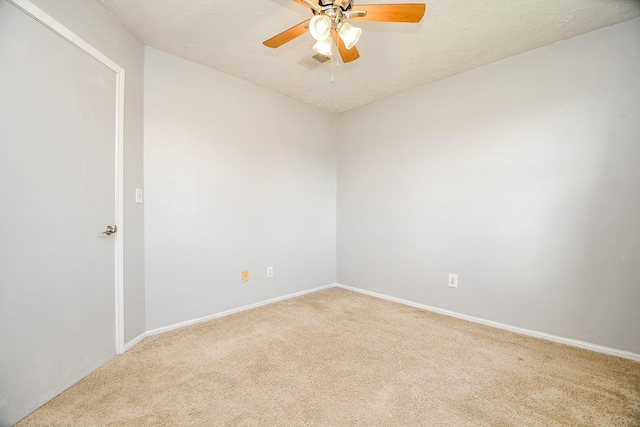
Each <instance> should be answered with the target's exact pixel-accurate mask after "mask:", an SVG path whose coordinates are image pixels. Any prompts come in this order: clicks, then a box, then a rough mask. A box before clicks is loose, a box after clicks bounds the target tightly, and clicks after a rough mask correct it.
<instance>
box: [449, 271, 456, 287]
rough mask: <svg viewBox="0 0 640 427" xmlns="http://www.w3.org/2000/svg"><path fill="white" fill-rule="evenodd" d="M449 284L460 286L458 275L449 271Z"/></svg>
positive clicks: (450, 285)
mask: <svg viewBox="0 0 640 427" xmlns="http://www.w3.org/2000/svg"><path fill="white" fill-rule="evenodd" d="M448 285H449V287H450V288H457V287H458V275H457V274H451V273H449V282H448Z"/></svg>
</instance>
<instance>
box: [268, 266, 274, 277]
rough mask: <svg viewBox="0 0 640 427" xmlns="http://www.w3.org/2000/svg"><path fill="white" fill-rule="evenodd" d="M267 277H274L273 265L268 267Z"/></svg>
mask: <svg viewBox="0 0 640 427" xmlns="http://www.w3.org/2000/svg"><path fill="white" fill-rule="evenodd" d="M267 277H273V267H267Z"/></svg>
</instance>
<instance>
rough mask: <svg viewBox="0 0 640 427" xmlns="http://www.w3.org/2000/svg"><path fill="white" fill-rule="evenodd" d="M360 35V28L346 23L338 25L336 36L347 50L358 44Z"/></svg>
mask: <svg viewBox="0 0 640 427" xmlns="http://www.w3.org/2000/svg"><path fill="white" fill-rule="evenodd" d="M361 34H362V30H361V29H360V28H358V27H354V26H353V25H351V24H349V23H348V22H341V23H340V25H338V35H339V36H340V38H341V39H342V41H343V42H344V46H345V47H346V48H347V49H351V48H352V47H354V46H355V45H356V43H358V40H360V35H361Z"/></svg>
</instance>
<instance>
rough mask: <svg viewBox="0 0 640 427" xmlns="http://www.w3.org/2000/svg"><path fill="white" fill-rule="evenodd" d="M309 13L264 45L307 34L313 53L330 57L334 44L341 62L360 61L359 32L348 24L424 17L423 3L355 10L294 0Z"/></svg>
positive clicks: (349, 5)
mask: <svg viewBox="0 0 640 427" xmlns="http://www.w3.org/2000/svg"><path fill="white" fill-rule="evenodd" d="M293 1H295V2H296V3H299V4H301V5H303V6H306V7H308V8H310V9H311V11H312V12H313V17H312V18H310V19H307V20H306V21H303V22H301V23H299V24H298V25H294V26H293V27H291V28H289V29H288V30H286V31H283V32H282V33H280V34H278V35H277V36H274V37H272V38H270V39H269V40H267V41H265V42H264V45H265V46H267V47H271V48H277V47H280V46H282V45H283V44H285V43H287V42H289V41H291V40H293V39H295V38H296V37H298V36H301V35H302V34H304V33H306V32H307V31H309V32H310V33H311V35H312V36H313V38H314V39H316V44H315V45H314V46H313V50H315V51H316V52H318V53H320V54H322V55H325V56H331V55H332V47H333V43H335V44H336V45H337V46H338V51H339V52H340V57H342V60H343V61H344V62H351V61H355V60H356V59H358V58H360V54H359V53H358V49H356V46H355V45H356V43H357V42H358V39H359V38H360V34H361V33H362V30H361V29H360V28H357V27H354V26H353V25H351V24H350V23H349V22H347V21H370V22H413V23H417V22H420V20H421V19H422V17H423V16H424V12H425V9H426V5H425V4H424V3H410V4H406V3H405V4H363V5H358V6H354V4H353V0H314V1H312V0H293Z"/></svg>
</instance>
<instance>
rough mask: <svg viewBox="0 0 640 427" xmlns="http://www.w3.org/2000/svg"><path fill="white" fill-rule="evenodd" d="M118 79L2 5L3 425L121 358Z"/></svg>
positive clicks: (0, 323)
mask: <svg viewBox="0 0 640 427" xmlns="http://www.w3.org/2000/svg"><path fill="white" fill-rule="evenodd" d="M115 105H116V73H115V72H114V71H112V70H111V69H109V68H107V67H106V66H105V65H104V64H102V63H100V62H98V61H97V60H96V59H94V58H92V57H91V56H89V55H87V54H86V53H85V52H83V51H82V50H80V49H78V48H77V47H76V46H74V45H73V44H71V43H69V42H68V41H67V40H65V39H64V38H62V37H60V36H59V35H57V34H56V33H54V32H53V31H51V30H49V29H48V28H47V27H45V26H44V25H42V24H41V23H39V22H37V21H36V20H34V19H33V18H31V17H30V16H28V15H27V14H25V13H24V12H23V11H21V10H19V9H18V8H16V7H15V6H14V5H12V4H10V3H8V2H7V1H6V0H0V425H7V423H12V422H14V421H16V417H17V418H20V417H22V416H24V415H26V414H27V413H28V412H30V411H32V410H34V409H36V408H37V407H38V406H40V405H41V404H43V403H44V402H46V401H47V400H49V399H50V398H52V397H54V396H55V395H57V394H59V393H60V392H62V391H63V390H64V389H66V388H67V387H69V386H70V385H72V384H73V383H74V382H76V381H78V380H79V379H81V378H82V377H84V376H85V375H87V374H88V373H90V372H91V371H92V370H94V369H96V368H97V367H98V366H100V365H101V364H103V363H104V362H106V361H107V360H109V359H110V358H112V357H113V356H114V355H115V354H116V338H115V331H116V326H115V318H116V316H115V279H116V278H115V262H116V259H115V258H116V257H115V245H116V238H117V235H112V236H107V235H105V234H101V232H103V231H105V229H106V227H107V226H108V225H111V226H113V225H116V224H115V220H116V197H115V188H116V175H115V151H116V147H115V141H116V138H115V132H116V125H115V123H116V109H115Z"/></svg>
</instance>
